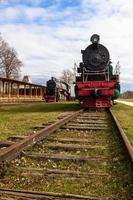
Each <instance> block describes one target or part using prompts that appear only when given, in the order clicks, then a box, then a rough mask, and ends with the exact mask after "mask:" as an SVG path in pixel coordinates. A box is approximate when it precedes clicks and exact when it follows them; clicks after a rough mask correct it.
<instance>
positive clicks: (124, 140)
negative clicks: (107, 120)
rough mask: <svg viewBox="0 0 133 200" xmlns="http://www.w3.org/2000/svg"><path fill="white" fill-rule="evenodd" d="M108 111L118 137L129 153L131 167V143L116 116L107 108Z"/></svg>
mask: <svg viewBox="0 0 133 200" xmlns="http://www.w3.org/2000/svg"><path fill="white" fill-rule="evenodd" d="M109 113H110V115H111V118H112V120H113V123H114V125H115V128H116V129H117V132H118V134H119V137H120V139H121V141H122V143H123V144H124V147H125V149H126V151H127V153H128V155H129V158H130V160H131V163H132V167H133V147H132V145H131V144H130V142H129V140H128V138H127V136H126V134H125V133H124V131H123V129H122V127H121V125H120V123H119V122H118V120H117V118H116V117H115V116H114V114H113V113H112V111H111V110H110V109H109Z"/></svg>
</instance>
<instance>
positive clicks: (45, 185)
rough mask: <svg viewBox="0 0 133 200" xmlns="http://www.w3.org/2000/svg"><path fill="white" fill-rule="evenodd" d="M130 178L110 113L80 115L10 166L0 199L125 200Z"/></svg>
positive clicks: (128, 195)
mask: <svg viewBox="0 0 133 200" xmlns="http://www.w3.org/2000/svg"><path fill="white" fill-rule="evenodd" d="M132 178H133V176H132V169H131V163H130V161H129V159H128V156H127V154H126V152H125V149H124V148H123V144H122V143H121V142H120V139H119V137H118V135H117V134H116V130H115V128H114V124H113V122H112V121H111V117H110V115H109V114H108V113H107V112H105V111H100V112H82V113H80V114H78V116H77V117H75V118H74V119H71V120H70V121H69V122H68V123H66V124H64V125H62V126H61V127H60V128H59V129H58V130H56V131H55V132H53V133H51V134H50V135H48V136H47V138H45V139H44V140H41V141H39V142H37V143H36V144H35V145H33V146H32V147H30V148H28V149H27V150H24V151H23V152H22V153H21V155H20V156H19V157H17V158H16V159H14V160H13V161H11V162H10V164H9V166H8V167H7V174H6V175H5V176H4V177H3V178H2V179H1V182H0V187H1V190H0V196H1V197H0V198H1V199H3V200H12V199H15V200H17V199H21V200H22V199H95V200H100V199H101V200H106V199H124V200H125V199H128V200H130V199H132V198H133V194H132V191H133V179H132ZM5 188H9V189H11V190H8V189H7V190H6V189H5ZM29 191H31V192H29Z"/></svg>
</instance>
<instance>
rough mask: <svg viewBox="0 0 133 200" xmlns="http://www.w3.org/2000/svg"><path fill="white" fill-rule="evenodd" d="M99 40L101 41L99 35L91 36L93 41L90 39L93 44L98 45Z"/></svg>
mask: <svg viewBox="0 0 133 200" xmlns="http://www.w3.org/2000/svg"><path fill="white" fill-rule="evenodd" d="M99 40H100V37H99V35H97V34H94V35H92V36H91V39H90V41H91V42H92V43H93V44H98V43H99Z"/></svg>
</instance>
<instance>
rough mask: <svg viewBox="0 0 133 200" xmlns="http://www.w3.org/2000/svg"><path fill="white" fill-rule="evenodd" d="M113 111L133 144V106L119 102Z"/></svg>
mask: <svg viewBox="0 0 133 200" xmlns="http://www.w3.org/2000/svg"><path fill="white" fill-rule="evenodd" d="M112 111H113V113H114V114H115V116H116V117H117V119H118V121H119V122H120V124H121V126H122V128H123V130H124V132H125V133H126V135H127V136H128V138H129V140H130V142H131V144H132V145H133V107H131V106H127V105H124V104H120V103H118V104H117V105H115V106H113V108H112Z"/></svg>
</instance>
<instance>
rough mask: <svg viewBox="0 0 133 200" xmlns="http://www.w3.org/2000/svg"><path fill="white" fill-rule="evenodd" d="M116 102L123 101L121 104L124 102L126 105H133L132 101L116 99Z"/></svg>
mask: <svg viewBox="0 0 133 200" xmlns="http://www.w3.org/2000/svg"><path fill="white" fill-rule="evenodd" d="M116 102H118V103H123V104H126V105H128V106H133V102H128V101H119V100H116Z"/></svg>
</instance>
